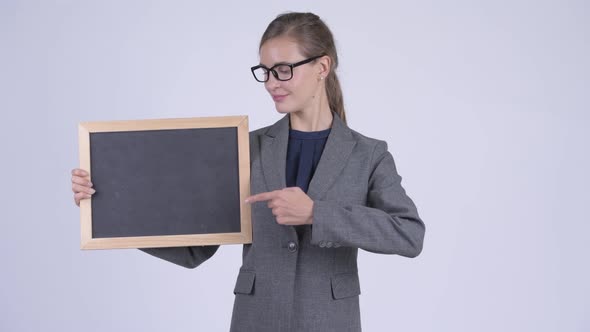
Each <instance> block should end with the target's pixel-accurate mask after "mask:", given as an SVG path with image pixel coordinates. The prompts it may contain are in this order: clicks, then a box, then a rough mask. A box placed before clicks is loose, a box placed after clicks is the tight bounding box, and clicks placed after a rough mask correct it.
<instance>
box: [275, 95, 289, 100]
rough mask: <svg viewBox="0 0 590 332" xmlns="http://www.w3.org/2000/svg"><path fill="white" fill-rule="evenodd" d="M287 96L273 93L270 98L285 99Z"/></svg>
mask: <svg viewBox="0 0 590 332" xmlns="http://www.w3.org/2000/svg"><path fill="white" fill-rule="evenodd" d="M287 96H288V95H273V96H272V99H273V100H274V101H281V100H283V99H285V98H286V97H287Z"/></svg>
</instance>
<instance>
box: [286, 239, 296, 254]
mask: <svg viewBox="0 0 590 332" xmlns="http://www.w3.org/2000/svg"><path fill="white" fill-rule="evenodd" d="M287 247H288V248H289V251H290V252H295V251H297V243H295V242H293V241H291V242H289V244H288V245H287Z"/></svg>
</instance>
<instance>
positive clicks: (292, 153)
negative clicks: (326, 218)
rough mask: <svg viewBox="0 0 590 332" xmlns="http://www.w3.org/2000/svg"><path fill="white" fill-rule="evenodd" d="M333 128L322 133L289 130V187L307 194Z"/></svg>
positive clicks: (287, 173)
mask: <svg viewBox="0 0 590 332" xmlns="http://www.w3.org/2000/svg"><path fill="white" fill-rule="evenodd" d="M330 130H331V128H328V129H325V130H321V131H299V130H295V129H289V144H288V146H287V169H286V172H285V175H286V177H287V187H295V186H297V187H299V188H301V190H303V192H305V193H307V189H308V187H309V183H310V182H311V178H312V177H313V173H314V172H315V169H316V167H317V166H318V163H319V162H320V157H321V156H322V152H323V151H324V146H325V145H326V140H327V139H328V135H329V134H330Z"/></svg>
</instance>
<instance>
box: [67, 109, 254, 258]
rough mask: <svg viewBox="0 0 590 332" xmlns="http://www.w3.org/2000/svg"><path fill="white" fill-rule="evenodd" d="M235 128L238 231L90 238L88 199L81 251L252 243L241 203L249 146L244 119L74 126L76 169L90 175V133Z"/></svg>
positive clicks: (84, 204) (246, 189)
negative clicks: (77, 147)
mask: <svg viewBox="0 0 590 332" xmlns="http://www.w3.org/2000/svg"><path fill="white" fill-rule="evenodd" d="M218 127H236V128H237V138H238V142H237V145H238V162H239V165H238V172H239V198H240V203H239V204H240V226H241V227H240V230H241V231H240V232H239V233H211V234H182V235H157V236H132V237H109V238H93V237H92V198H89V199H83V200H81V201H80V221H81V229H80V231H81V244H80V248H81V249H114V248H155V247H178V246H194V245H215V244H240V243H251V242H252V224H251V210H250V204H248V203H244V200H245V199H246V197H248V196H249V195H250V147H249V132H248V117H247V116H223V117H200V118H178V119H154V120H132V121H109V122H82V123H80V124H79V126H78V134H79V153H80V168H82V169H84V170H86V171H88V172H89V173H90V179H92V169H91V155H90V154H91V153H90V151H91V147H90V143H91V139H90V137H91V134H92V133H107V132H122V131H125V132H127V131H129V132H131V131H151V130H168V129H194V128H218Z"/></svg>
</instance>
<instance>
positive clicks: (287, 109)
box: [275, 104, 293, 114]
mask: <svg viewBox="0 0 590 332" xmlns="http://www.w3.org/2000/svg"><path fill="white" fill-rule="evenodd" d="M275 108H276V109H277V112H279V113H281V114H286V113H291V112H293V109H292V108H291V107H287V106H286V105H281V104H278V105H275Z"/></svg>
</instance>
